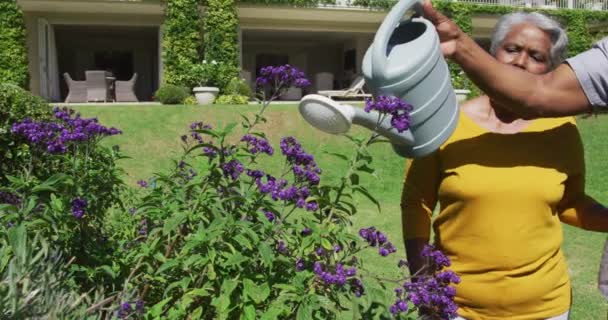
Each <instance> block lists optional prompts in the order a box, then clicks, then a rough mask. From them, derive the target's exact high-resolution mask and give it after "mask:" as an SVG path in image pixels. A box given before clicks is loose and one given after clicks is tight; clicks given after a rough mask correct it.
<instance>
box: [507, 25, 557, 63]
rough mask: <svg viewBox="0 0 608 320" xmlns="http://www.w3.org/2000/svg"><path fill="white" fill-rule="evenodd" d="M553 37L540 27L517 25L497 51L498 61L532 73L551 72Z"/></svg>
mask: <svg viewBox="0 0 608 320" xmlns="http://www.w3.org/2000/svg"><path fill="white" fill-rule="evenodd" d="M550 52H551V37H550V36H549V34H548V33H546V32H545V31H543V30H541V29H539V28H538V27H536V26H534V25H532V24H528V23H522V24H518V25H515V26H514V27H513V28H512V29H511V31H510V32H509V33H508V34H507V36H506V37H505V39H504V41H503V42H502V44H501V45H500V46H499V47H498V50H496V59H497V60H498V61H500V62H502V63H506V64H510V65H513V66H516V67H518V68H521V69H524V70H526V71H528V72H531V73H536V74H541V73H546V72H549V68H550V65H551V64H550V62H549V59H550Z"/></svg>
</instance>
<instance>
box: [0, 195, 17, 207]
mask: <svg viewBox="0 0 608 320" xmlns="http://www.w3.org/2000/svg"><path fill="white" fill-rule="evenodd" d="M0 203H5V204H12V205H14V206H17V205H19V204H21V198H19V196H17V195H16V194H14V193H10V192H5V191H0Z"/></svg>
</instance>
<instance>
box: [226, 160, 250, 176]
mask: <svg viewBox="0 0 608 320" xmlns="http://www.w3.org/2000/svg"><path fill="white" fill-rule="evenodd" d="M222 170H223V171H224V175H225V176H226V177H231V178H232V180H237V179H238V178H239V176H240V175H241V173H242V172H243V171H244V170H245V168H243V165H242V164H241V162H239V161H238V160H236V159H233V160H230V161H228V162H227V163H224V164H223V165H222Z"/></svg>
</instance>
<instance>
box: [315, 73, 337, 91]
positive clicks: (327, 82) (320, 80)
mask: <svg viewBox="0 0 608 320" xmlns="http://www.w3.org/2000/svg"><path fill="white" fill-rule="evenodd" d="M333 88H334V75H333V74H332V73H330V72H319V73H317V74H316V75H315V91H317V92H318V91H323V90H325V91H328V90H332V89H333Z"/></svg>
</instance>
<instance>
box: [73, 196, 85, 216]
mask: <svg viewBox="0 0 608 320" xmlns="http://www.w3.org/2000/svg"><path fill="white" fill-rule="evenodd" d="M86 207H87V199H84V198H75V199H72V215H73V216H74V218H76V219H80V218H82V217H83V216H84V213H85V212H84V209H86Z"/></svg>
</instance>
